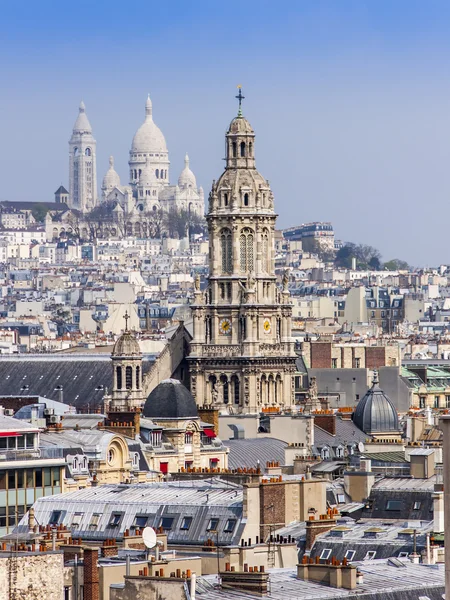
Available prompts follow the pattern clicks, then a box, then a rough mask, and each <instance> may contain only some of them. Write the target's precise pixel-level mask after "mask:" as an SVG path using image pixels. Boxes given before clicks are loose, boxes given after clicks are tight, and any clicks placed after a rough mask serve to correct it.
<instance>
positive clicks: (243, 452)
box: [223, 438, 288, 469]
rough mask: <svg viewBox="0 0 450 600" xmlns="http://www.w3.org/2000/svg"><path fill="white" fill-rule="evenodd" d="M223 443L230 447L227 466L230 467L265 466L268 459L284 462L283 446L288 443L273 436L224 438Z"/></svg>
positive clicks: (282, 463) (285, 446)
mask: <svg viewBox="0 0 450 600" xmlns="http://www.w3.org/2000/svg"><path fill="white" fill-rule="evenodd" d="M223 445H224V446H226V447H227V448H229V449H230V453H229V455H228V466H229V467H230V469H238V468H239V467H241V468H242V467H247V468H250V469H251V468H256V467H257V466H258V465H260V466H261V468H262V469H264V468H265V466H266V463H267V462H268V461H277V462H279V463H280V465H284V464H285V462H286V458H285V452H284V451H285V448H287V446H288V444H287V443H286V442H283V441H281V440H277V439H275V438H248V439H242V440H224V441H223Z"/></svg>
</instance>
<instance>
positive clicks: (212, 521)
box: [206, 519, 219, 531]
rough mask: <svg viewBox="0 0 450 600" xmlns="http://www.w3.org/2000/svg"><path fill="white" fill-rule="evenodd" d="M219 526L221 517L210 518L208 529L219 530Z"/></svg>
mask: <svg viewBox="0 0 450 600" xmlns="http://www.w3.org/2000/svg"><path fill="white" fill-rule="evenodd" d="M218 526H219V519H210V520H209V523H208V527H207V528H206V531H217V527H218Z"/></svg>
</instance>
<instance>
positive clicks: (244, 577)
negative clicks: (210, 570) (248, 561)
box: [219, 564, 269, 596]
mask: <svg viewBox="0 0 450 600" xmlns="http://www.w3.org/2000/svg"><path fill="white" fill-rule="evenodd" d="M219 575H220V579H221V581H222V589H231V590H239V591H242V592H245V593H247V594H252V595H256V596H265V595H266V594H267V592H268V583H269V574H268V573H265V572H264V567H262V566H261V567H250V568H249V567H248V565H244V572H243V573H242V572H237V571H231V568H230V566H229V565H228V564H227V570H226V571H223V572H221V573H219Z"/></svg>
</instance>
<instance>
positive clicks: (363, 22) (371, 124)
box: [0, 0, 450, 266]
mask: <svg viewBox="0 0 450 600" xmlns="http://www.w3.org/2000/svg"><path fill="white" fill-rule="evenodd" d="M449 23H450V4H449V3H448V2H445V1H438V0H428V2H423V0H422V1H416V0H408V1H403V0H395V1H394V2H393V1H392V0H372V1H365V0H355V1H350V0H339V1H338V2H336V1H335V0H329V1H326V0H290V1H287V0H277V1H276V2H275V1H273V0H272V1H270V2H269V1H266V0H239V1H235V0H228V1H226V2H219V1H214V0H190V1H189V0H188V1H178V0H164V1H161V0H159V1H158V2H155V1H154V0H146V1H141V0H135V1H134V2H133V3H126V2H117V1H115V0H109V1H107V2H106V1H103V0H95V1H93V0H90V1H85V0H77V2H60V1H58V0H53V1H49V0H40V1H39V2H36V1H35V0H24V1H22V2H12V1H11V0H9V1H7V0H5V1H4V2H3V3H2V17H1V21H0V92H1V93H0V199H1V200H19V201H24V200H35V201H52V200H53V198H54V191H55V190H56V189H57V188H58V187H59V185H60V184H63V185H64V186H66V187H68V140H69V137H70V134H71V130H72V127H73V124H74V122H75V119H76V116H77V112H78V105H79V102H80V100H81V99H83V101H84V102H85V104H86V112H87V114H88V117H89V120H90V122H91V125H92V128H93V132H94V136H95V138H96V140H97V171H98V185H99V188H100V185H101V180H102V178H103V175H104V173H105V172H106V170H107V168H108V157H109V156H110V155H111V154H112V155H114V157H115V164H116V170H117V171H118V173H119V175H120V176H121V180H122V183H126V182H127V174H128V167H127V161H128V154H129V150H130V145H131V140H132V138H133V135H134V133H135V131H136V129H137V128H138V127H139V125H140V124H141V123H142V121H143V118H144V105H145V99H146V97H147V94H148V93H150V95H151V98H152V101H153V116H154V120H155V122H156V123H157V125H158V126H159V127H160V128H161V130H162V131H163V133H164V135H165V137H166V141H167V145H168V148H169V157H170V161H171V172H170V179H171V182H175V181H176V179H177V178H178V175H179V172H180V171H181V169H182V167H183V157H184V154H185V153H186V152H188V153H189V156H190V159H191V168H192V170H193V171H194V173H195V174H196V177H197V182H198V183H199V184H201V185H202V186H203V188H204V189H205V194H206V196H207V194H208V192H209V189H210V187H211V183H212V180H213V179H217V178H218V177H219V175H220V174H221V172H222V170H223V164H224V163H223V157H224V134H225V131H226V129H227V126H228V124H229V122H230V121H231V119H232V118H233V117H234V116H235V114H236V112H237V101H236V100H235V98H234V96H235V95H236V86H237V85H238V84H240V85H242V88H243V93H244V95H245V100H244V104H243V112H244V115H245V116H246V117H247V118H248V120H249V121H250V123H251V124H252V126H253V128H254V129H255V133H256V143H255V156H256V163H257V168H258V170H259V171H260V172H261V173H262V174H263V175H264V176H265V177H266V179H268V180H269V181H270V184H271V187H272V190H273V192H274V196H275V208H276V210H277V212H278V214H279V218H278V227H289V226H292V225H297V224H300V223H306V222H310V221H331V223H332V224H333V227H334V229H335V234H336V238H337V239H341V240H343V241H352V242H355V243H365V244H370V245H373V246H375V247H376V248H378V249H379V250H380V252H381V253H382V256H383V258H384V259H385V260H389V259H392V258H400V259H403V260H406V261H408V262H409V263H410V264H412V265H415V266H432V265H437V264H441V263H447V264H448V263H450V244H448V243H447V232H448V229H449V226H448V223H449V221H450V169H449V165H450V76H449V74H450V35H449Z"/></svg>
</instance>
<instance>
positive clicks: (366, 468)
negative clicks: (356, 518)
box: [344, 459, 375, 502]
mask: <svg viewBox="0 0 450 600" xmlns="http://www.w3.org/2000/svg"><path fill="white" fill-rule="evenodd" d="M374 483H375V473H372V462H371V461H370V460H367V459H361V461H360V470H359V471H346V472H345V473H344V489H345V492H346V493H347V494H348V495H349V496H350V498H351V499H352V502H364V501H365V500H367V498H368V497H369V496H370V492H371V491H372V487H373V484H374Z"/></svg>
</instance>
